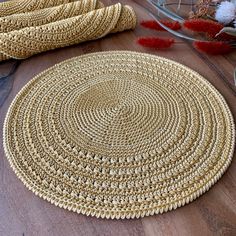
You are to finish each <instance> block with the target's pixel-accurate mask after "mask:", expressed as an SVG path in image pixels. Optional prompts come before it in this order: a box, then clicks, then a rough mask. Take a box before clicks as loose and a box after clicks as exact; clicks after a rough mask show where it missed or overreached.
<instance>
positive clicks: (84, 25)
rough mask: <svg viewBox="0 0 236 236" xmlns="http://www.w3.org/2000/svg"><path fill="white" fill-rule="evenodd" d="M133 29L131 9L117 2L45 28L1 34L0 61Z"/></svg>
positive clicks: (43, 26) (22, 57)
mask: <svg viewBox="0 0 236 236" xmlns="http://www.w3.org/2000/svg"><path fill="white" fill-rule="evenodd" d="M135 26H136V15H135V12H134V10H133V8H131V7H130V6H122V5H121V4H120V3H118V4H115V5H112V6H109V7H105V8H101V9H97V10H94V11H90V12H88V13H86V14H82V15H78V16H74V17H70V18H67V19H63V20H59V21H55V22H52V23H48V24H45V25H40V26H35V27H26V28H23V29H20V30H15V31H10V32H8V33H1V34H0V61H3V60H7V59H10V58H15V59H25V58H27V57H30V56H32V55H34V54H37V53H41V52H44V51H48V50H52V49H56V48H60V47H66V46H69V45H73V44H78V43H81V42H84V41H89V40H94V39H98V38H101V37H104V36H106V35H107V34H109V33H116V32H120V31H124V30H128V29H134V28H135Z"/></svg>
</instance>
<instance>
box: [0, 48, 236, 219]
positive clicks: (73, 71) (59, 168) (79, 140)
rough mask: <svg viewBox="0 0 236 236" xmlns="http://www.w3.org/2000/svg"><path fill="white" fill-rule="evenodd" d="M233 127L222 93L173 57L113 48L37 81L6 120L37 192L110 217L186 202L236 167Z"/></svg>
mask: <svg viewBox="0 0 236 236" xmlns="http://www.w3.org/2000/svg"><path fill="white" fill-rule="evenodd" d="M234 140H235V127H234V122H233V118H232V115H231V113H230V110H229V108H228V106H227V104H226V102H225V100H224V99H223V97H222V96H221V95H220V93H219V92H218V91H217V90H216V89H215V88H214V87H213V86H212V85H211V84H210V83H209V82H208V81H206V80H205V79H204V78H203V77H201V76H200V75H199V74H197V73H196V72H194V71H192V70H190V69H188V68H187V67H185V66H183V65H180V64H178V63H175V62H173V61H170V60H167V59H164V58H161V57H156V56H152V55H148V54H142V53H135V52H129V51H113V52H100V53H94V54H87V55H83V56H80V57H76V58H72V59H70V60H67V61H64V62H62V63H60V64H57V65H55V66H54V67H52V68H50V69H48V70H46V71H44V72H42V73H41V74H39V75H38V76H36V77H35V78H34V79H33V80H31V81H30V82H29V83H28V84H27V85H26V86H25V87H24V88H23V89H22V90H21V91H20V92H19V94H18V95H17V96H16V98H15V99H14V101H13V102H12V104H11V106H10V109H9V111H8V113H7V116H6V119H5V124H4V148H5V152H6V155H7V158H8V160H9V162H10V164H11V166H12V168H13V170H14V172H15V173H16V174H17V176H18V177H19V178H20V179H21V180H22V182H23V183H24V184H25V185H26V186H27V188H29V189H30V190H32V191H33V192H34V193H35V194H36V195H38V196H40V197H42V198H43V199H46V200H48V201H49V202H51V203H53V204H55V205H57V206H59V207H63V208H65V209H68V210H72V211H74V212H78V213H82V214H85V215H91V216H96V217H102V218H112V219H113V218H122V219H123V218H135V217H143V216H148V215H153V214H158V213H163V212H166V211H169V210H173V209H176V208H177V207H181V206H183V205H185V204H187V203H189V202H191V201H193V200H194V199H196V198H197V197H199V196H200V195H202V194H203V193H204V192H206V191H207V190H208V189H209V188H210V187H211V186H212V185H213V184H215V183H216V181H217V180H218V179H219V178H220V177H221V176H222V174H223V173H224V172H225V171H226V169H227V168H228V166H229V164H230V162H231V160H232V156H233V149H234Z"/></svg>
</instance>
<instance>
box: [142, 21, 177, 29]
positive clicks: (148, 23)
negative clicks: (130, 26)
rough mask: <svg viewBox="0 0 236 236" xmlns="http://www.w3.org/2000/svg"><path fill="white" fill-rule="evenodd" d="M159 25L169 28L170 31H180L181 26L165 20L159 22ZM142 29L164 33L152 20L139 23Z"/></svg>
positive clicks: (175, 22)
mask: <svg viewBox="0 0 236 236" xmlns="http://www.w3.org/2000/svg"><path fill="white" fill-rule="evenodd" d="M161 23H162V24H163V25H165V26H167V27H169V28H170V29H172V30H179V29H181V25H180V23H179V22H177V21H174V22H171V21H167V20H161ZM140 24H141V25H142V26H143V27H145V28H148V29H154V30H159V31H165V29H164V28H162V27H161V26H160V25H159V24H158V23H157V22H156V21H154V20H147V21H142V22H141V23H140Z"/></svg>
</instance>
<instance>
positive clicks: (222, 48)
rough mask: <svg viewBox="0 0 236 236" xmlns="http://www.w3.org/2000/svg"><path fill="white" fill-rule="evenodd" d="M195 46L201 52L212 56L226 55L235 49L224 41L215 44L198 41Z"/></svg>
mask: <svg viewBox="0 0 236 236" xmlns="http://www.w3.org/2000/svg"><path fill="white" fill-rule="evenodd" d="M193 46H194V47H195V48H196V49H197V50H199V51H201V52H204V53H207V54H212V55H222V54H226V53H229V52H231V51H232V49H233V48H232V46H231V45H230V44H228V43H225V42H222V41H214V42H202V41H196V42H194V43H193Z"/></svg>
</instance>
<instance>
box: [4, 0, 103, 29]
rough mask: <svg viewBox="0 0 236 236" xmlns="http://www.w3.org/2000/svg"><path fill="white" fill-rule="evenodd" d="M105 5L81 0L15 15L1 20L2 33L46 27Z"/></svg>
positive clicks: (95, 0)
mask: <svg viewBox="0 0 236 236" xmlns="http://www.w3.org/2000/svg"><path fill="white" fill-rule="evenodd" d="M103 6H104V5H103V4H102V3H101V2H99V1H97V0H81V1H76V2H71V3H67V4H62V5H59V6H55V7H50V8H44V9H40V10H36V11H32V12H27V13H20V14H13V15H9V16H5V17H1V18H0V33H7V32H10V31H13V30H19V29H22V28H25V27H32V26H39V25H45V24H48V23H51V22H55V21H59V20H63V19H66V18H70V17H73V16H78V15H81V14H85V13H88V12H90V11H93V10H95V9H98V8H102V7H103Z"/></svg>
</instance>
